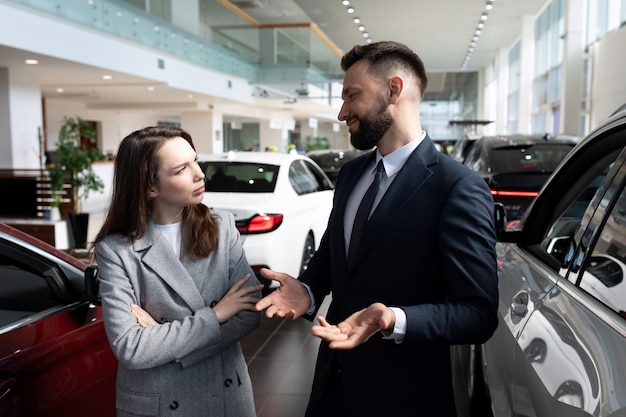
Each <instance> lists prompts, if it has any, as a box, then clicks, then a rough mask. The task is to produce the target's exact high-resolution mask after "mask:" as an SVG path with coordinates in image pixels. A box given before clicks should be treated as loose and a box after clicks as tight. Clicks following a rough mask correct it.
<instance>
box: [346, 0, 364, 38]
mask: <svg viewBox="0 0 626 417" xmlns="http://www.w3.org/2000/svg"><path fill="white" fill-rule="evenodd" d="M341 4H343V5H344V6H346V12H347V13H348V14H349V15H354V13H355V12H356V10H354V7H352V6H351V5H350V0H341ZM352 21H353V22H354V23H355V24H356V25H358V26H357V29H358V30H359V32H361V36H363V37H364V38H365V42H367V43H372V38H371V37H370V34H369V32H368V31H367V30H365V25H363V24H362V23H361V18H359V17H358V16H354V17H353V18H352Z"/></svg>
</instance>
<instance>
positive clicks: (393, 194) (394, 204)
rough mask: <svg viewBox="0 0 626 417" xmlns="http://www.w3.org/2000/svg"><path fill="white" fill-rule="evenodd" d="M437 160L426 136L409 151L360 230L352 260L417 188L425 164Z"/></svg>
mask: <svg viewBox="0 0 626 417" xmlns="http://www.w3.org/2000/svg"><path fill="white" fill-rule="evenodd" d="M438 162H439V153H438V151H437V150H436V148H435V147H434V145H433V143H432V141H431V140H430V138H429V137H428V136H426V138H424V140H423V141H422V143H420V145H419V146H418V147H417V148H416V149H415V151H413V153H412V154H411V156H410V157H409V159H408V160H407V161H406V163H405V164H404V166H403V167H402V169H401V170H400V172H398V175H397V176H396V178H395V179H394V181H393V183H392V184H391V185H390V186H389V188H388V189H387V192H386V193H385V195H384V196H383V198H382V200H381V201H380V203H379V204H378V206H377V207H376V209H375V210H374V212H373V213H372V216H371V217H370V219H369V221H368V222H367V224H366V226H365V230H364V232H363V237H362V239H363V240H362V242H361V244H360V245H359V251H358V252H357V255H356V259H355V262H354V264H355V265H356V264H357V263H359V261H360V260H361V259H362V257H363V256H364V255H365V254H366V253H367V251H368V250H369V249H370V246H371V245H372V244H373V242H374V241H375V240H376V238H377V236H378V235H379V234H380V233H381V231H383V230H384V229H385V227H387V225H388V224H389V223H390V222H391V221H392V219H393V217H394V216H395V214H396V213H397V212H398V211H399V210H400V209H401V208H402V207H403V206H404V204H406V203H407V201H409V199H410V198H411V197H412V196H413V195H414V194H415V193H416V192H417V191H418V190H419V188H420V187H421V186H422V184H424V182H425V181H426V180H427V179H428V178H429V177H430V176H431V175H432V173H433V171H432V170H431V169H430V168H429V166H431V165H433V164H437V163H438Z"/></svg>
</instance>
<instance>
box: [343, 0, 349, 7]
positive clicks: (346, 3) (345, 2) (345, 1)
mask: <svg viewBox="0 0 626 417" xmlns="http://www.w3.org/2000/svg"><path fill="white" fill-rule="evenodd" d="M341 4H343V5H344V6H347V5H348V4H350V0H343V1H342V2H341Z"/></svg>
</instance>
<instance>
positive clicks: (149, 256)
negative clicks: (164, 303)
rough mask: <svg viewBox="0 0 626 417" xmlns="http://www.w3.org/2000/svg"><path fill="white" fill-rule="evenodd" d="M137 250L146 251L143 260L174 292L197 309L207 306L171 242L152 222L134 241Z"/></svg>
mask: <svg viewBox="0 0 626 417" xmlns="http://www.w3.org/2000/svg"><path fill="white" fill-rule="evenodd" d="M134 248H135V250H136V251H138V252H139V251H145V254H144V255H143V257H142V258H141V260H142V262H143V263H144V264H145V265H146V266H147V267H149V268H150V269H151V270H152V271H154V273H155V274H157V275H158V276H159V278H161V279H162V280H163V281H164V282H165V283H166V284H167V285H168V286H169V287H170V288H172V290H174V292H176V293H177V294H178V295H179V296H180V297H181V298H182V299H183V301H185V303H187V304H188V305H189V307H191V309H192V310H193V311H196V310H198V309H200V308H202V307H205V302H204V299H203V298H202V296H201V294H200V292H199V290H198V288H197V286H196V284H195V282H194V280H193V278H192V277H191V275H189V272H188V271H187V270H186V269H185V267H184V266H183V264H182V263H181V262H180V260H178V258H176V255H175V254H174V251H173V250H172V247H171V246H170V244H169V242H168V241H167V239H166V238H165V236H163V235H162V234H161V232H159V230H158V229H157V228H156V226H155V225H154V224H152V223H151V224H150V225H149V227H148V231H147V232H146V234H145V235H144V236H143V237H141V238H140V239H138V240H136V241H135V243H134Z"/></svg>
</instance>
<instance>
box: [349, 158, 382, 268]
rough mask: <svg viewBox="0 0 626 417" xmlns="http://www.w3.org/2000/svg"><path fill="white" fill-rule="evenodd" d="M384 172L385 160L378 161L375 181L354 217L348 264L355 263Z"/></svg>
mask: <svg viewBox="0 0 626 417" xmlns="http://www.w3.org/2000/svg"><path fill="white" fill-rule="evenodd" d="M384 172H385V166H384V165H383V160H382V159H381V160H380V161H378V165H377V166H376V174H375V175H374V181H372V185H370V187H369V188H368V189H367V191H366V192H365V195H364V196H363V200H361V204H360V205H359V208H358V210H357V212H356V216H355V217H354V225H353V226H352V235H351V236H350V246H349V247H348V264H350V263H351V262H352V261H354V255H355V254H356V250H357V248H358V246H359V242H360V241H361V236H362V235H363V230H364V229H365V224H366V223H367V219H368V218H369V214H370V211H371V210H372V205H373V204H374V200H375V199H376V194H377V193H378V186H379V184H380V177H381V176H382V174H383V173H384Z"/></svg>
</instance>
